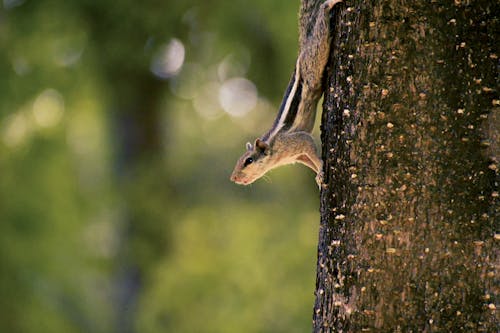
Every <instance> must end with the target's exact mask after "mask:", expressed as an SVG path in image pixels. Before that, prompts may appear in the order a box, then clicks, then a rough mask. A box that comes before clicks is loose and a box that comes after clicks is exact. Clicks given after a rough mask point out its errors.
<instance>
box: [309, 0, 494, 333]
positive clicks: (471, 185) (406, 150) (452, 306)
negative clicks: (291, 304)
mask: <svg viewBox="0 0 500 333" xmlns="http://www.w3.org/2000/svg"><path fill="white" fill-rule="evenodd" d="M349 6H351V7H349V8H348V6H347V5H341V7H336V8H337V9H338V10H337V11H336V13H334V17H333V19H332V20H333V22H332V25H333V26H334V27H335V39H334V42H333V45H334V47H333V48H332V51H331V59H330V64H329V68H328V78H327V83H328V84H327V85H328V87H327V89H326V92H325V101H324V105H323V107H324V110H323V116H322V143H323V151H322V154H323V160H324V161H325V182H326V186H325V187H324V188H323V189H322V191H321V222H320V230H319V243H318V263H317V280H316V292H315V294H316V301H315V305H314V313H313V326H314V328H313V331H314V332H364V331H366V332H463V331H465V332H496V331H497V330H498V329H499V317H498V311H497V310H496V308H497V306H498V305H497V301H498V291H499V281H498V250H497V248H498V243H499V241H500V237H499V234H498V233H496V232H495V229H497V228H498V221H499V209H498V208H499V205H498V196H499V194H498V193H499V192H498V181H499V177H498V167H499V166H498V163H497V162H498V158H499V150H500V148H499V136H498V132H499V128H500V126H499V124H500V116H499V115H498V113H499V97H498V91H497V88H498V72H497V66H498V57H497V55H498V53H497V50H496V48H497V45H496V44H497V41H495V38H496V37H497V36H498V35H499V23H498V17H496V16H495V15H496V14H497V13H499V12H500V8H499V5H498V2H495V1H460V0H455V1H454V2H453V1H432V2H420V1H413V2H412V1H395V0H391V1H384V2H375V1H372V2H371V3H370V2H362V1H353V2H350V3H349ZM497 232H498V231H497Z"/></svg>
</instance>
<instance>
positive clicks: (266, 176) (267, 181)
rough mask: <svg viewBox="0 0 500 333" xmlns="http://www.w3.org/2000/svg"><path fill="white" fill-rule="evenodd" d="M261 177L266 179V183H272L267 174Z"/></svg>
mask: <svg viewBox="0 0 500 333" xmlns="http://www.w3.org/2000/svg"><path fill="white" fill-rule="evenodd" d="M262 179H264V180H265V181H266V183H269V184H271V183H272V180H271V177H269V176H268V175H264V176H262Z"/></svg>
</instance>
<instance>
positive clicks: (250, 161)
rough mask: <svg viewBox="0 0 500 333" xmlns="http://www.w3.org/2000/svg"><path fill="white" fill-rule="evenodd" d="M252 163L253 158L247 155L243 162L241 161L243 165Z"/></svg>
mask: <svg viewBox="0 0 500 333" xmlns="http://www.w3.org/2000/svg"><path fill="white" fill-rule="evenodd" d="M252 163H253V158H252V157H249V158H247V159H246V160H245V163H243V166H247V165H249V164H252Z"/></svg>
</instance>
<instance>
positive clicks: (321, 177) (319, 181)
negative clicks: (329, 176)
mask: <svg viewBox="0 0 500 333" xmlns="http://www.w3.org/2000/svg"><path fill="white" fill-rule="evenodd" d="M324 176H325V174H324V173H323V170H321V171H319V172H318V173H317V174H316V178H315V179H316V184H318V187H319V189H320V190H321V186H322V185H323V180H324Z"/></svg>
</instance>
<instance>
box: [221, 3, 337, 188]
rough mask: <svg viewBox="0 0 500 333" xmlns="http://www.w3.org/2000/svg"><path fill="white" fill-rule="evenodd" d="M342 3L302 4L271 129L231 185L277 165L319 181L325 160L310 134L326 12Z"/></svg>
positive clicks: (325, 51)
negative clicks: (300, 168)
mask: <svg viewBox="0 0 500 333" xmlns="http://www.w3.org/2000/svg"><path fill="white" fill-rule="evenodd" d="M341 1H342V0H327V1H325V2H323V3H322V4H320V5H319V6H317V5H315V4H312V3H313V2H314V1H302V6H301V8H300V19H299V21H300V26H299V56H298V57H297V62H296V64H295V70H294V72H293V74H292V78H291V79H290V83H289V84H288V88H287V89H286V92H285V95H284V97H283V101H282V102H281V106H280V108H279V112H278V115H277V117H276V119H275V120H274V123H273V126H272V127H271V129H270V130H269V131H268V132H267V133H266V134H264V135H263V136H261V137H260V138H257V139H256V140H255V142H254V144H253V145H252V144H251V143H250V142H248V143H247V144H246V152H245V153H244V154H243V155H242V156H241V157H240V158H239V160H238V162H237V163H236V166H235V167H234V171H233V173H232V174H231V178H230V179H231V181H233V182H235V183H237V184H241V185H248V184H251V183H253V182H254V181H256V180H257V179H259V178H260V177H262V176H263V175H264V174H265V173H266V172H268V171H269V170H271V169H274V168H276V167H278V166H281V165H285V164H292V163H296V162H299V163H302V164H304V165H306V166H308V167H309V168H311V169H312V170H313V171H314V172H316V182H317V184H318V186H321V184H322V182H323V161H322V160H321V157H320V156H319V155H318V152H317V150H316V144H315V143H314V139H313V137H312V135H311V132H312V129H313V127H314V121H315V118H316V107H317V104H318V101H319V99H320V97H321V94H322V91H323V73H324V70H325V66H326V63H327V61H328V56H329V53H330V43H331V36H330V25H329V22H330V11H331V9H332V8H333V6H334V5H336V4H337V3H339V2H341Z"/></svg>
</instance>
